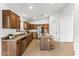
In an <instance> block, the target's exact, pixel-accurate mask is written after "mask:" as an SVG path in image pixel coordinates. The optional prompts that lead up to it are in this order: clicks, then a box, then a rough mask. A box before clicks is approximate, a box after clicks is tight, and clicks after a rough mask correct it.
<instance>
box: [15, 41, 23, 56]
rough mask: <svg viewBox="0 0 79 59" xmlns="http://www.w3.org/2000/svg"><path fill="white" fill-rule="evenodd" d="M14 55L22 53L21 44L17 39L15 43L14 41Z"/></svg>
mask: <svg viewBox="0 0 79 59" xmlns="http://www.w3.org/2000/svg"><path fill="white" fill-rule="evenodd" d="M16 44H17V45H16V55H17V56H19V55H21V54H22V48H21V47H22V45H21V41H20V40H18V41H17V43H16Z"/></svg>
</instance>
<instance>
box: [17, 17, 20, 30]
mask: <svg viewBox="0 0 79 59" xmlns="http://www.w3.org/2000/svg"><path fill="white" fill-rule="evenodd" d="M17 29H20V17H19V16H17Z"/></svg>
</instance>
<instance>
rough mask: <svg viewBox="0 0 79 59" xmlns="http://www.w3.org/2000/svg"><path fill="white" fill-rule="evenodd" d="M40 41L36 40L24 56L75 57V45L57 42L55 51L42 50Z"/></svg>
mask: <svg viewBox="0 0 79 59" xmlns="http://www.w3.org/2000/svg"><path fill="white" fill-rule="evenodd" d="M39 43H40V41H39V40H37V39H34V40H33V41H32V42H31V43H30V45H29V46H28V47H27V49H26V51H25V52H24V53H23V55H22V56H73V55H74V52H73V43H60V44H59V42H55V49H52V50H50V51H41V50H40V45H39Z"/></svg>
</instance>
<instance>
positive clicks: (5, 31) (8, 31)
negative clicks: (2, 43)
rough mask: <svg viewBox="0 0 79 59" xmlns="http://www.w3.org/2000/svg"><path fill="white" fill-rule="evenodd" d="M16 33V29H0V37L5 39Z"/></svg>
mask: <svg viewBox="0 0 79 59" xmlns="http://www.w3.org/2000/svg"><path fill="white" fill-rule="evenodd" d="M14 32H16V29H0V37H5V36H7V35H8V34H11V33H14Z"/></svg>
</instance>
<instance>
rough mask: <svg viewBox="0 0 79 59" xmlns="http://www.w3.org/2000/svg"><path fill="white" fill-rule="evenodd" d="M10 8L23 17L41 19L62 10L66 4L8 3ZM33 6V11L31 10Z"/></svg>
mask: <svg viewBox="0 0 79 59" xmlns="http://www.w3.org/2000/svg"><path fill="white" fill-rule="evenodd" d="M6 5H7V6H8V7H10V8H11V9H13V10H14V11H16V12H17V13H18V14H19V15H21V16H26V17H40V16H44V15H46V16H50V15H53V14H54V13H56V12H58V11H59V10H61V9H62V8H63V7H64V6H65V5H67V4H66V3H54V4H53V3H52V4H51V3H6ZM29 6H32V9H29Z"/></svg>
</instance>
